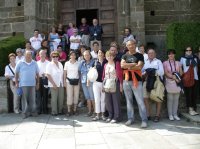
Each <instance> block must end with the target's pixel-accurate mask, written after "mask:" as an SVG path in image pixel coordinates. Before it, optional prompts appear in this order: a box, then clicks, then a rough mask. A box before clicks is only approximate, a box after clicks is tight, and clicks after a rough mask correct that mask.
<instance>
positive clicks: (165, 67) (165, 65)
mask: <svg viewBox="0 0 200 149" xmlns="http://www.w3.org/2000/svg"><path fill="white" fill-rule="evenodd" d="M163 68H164V74H165V76H166V77H167V78H169V79H174V78H173V75H172V74H171V73H170V72H169V71H168V70H167V62H164V63H163Z"/></svg>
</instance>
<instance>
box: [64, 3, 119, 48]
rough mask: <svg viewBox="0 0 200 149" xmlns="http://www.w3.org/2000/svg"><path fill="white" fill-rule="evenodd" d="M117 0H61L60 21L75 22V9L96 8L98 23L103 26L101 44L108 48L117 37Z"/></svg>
mask: <svg viewBox="0 0 200 149" xmlns="http://www.w3.org/2000/svg"><path fill="white" fill-rule="evenodd" d="M116 5H117V0H61V3H60V22H61V23H63V24H64V25H67V24H68V23H69V22H73V23H75V22H76V10H86V9H97V10H98V19H99V24H101V25H102V27H103V31H104V34H103V36H102V37H103V38H102V45H103V47H104V48H108V46H109V44H110V42H112V41H114V40H115V39H117V37H116V35H117V27H116V25H117V24H116V22H117V20H116Z"/></svg>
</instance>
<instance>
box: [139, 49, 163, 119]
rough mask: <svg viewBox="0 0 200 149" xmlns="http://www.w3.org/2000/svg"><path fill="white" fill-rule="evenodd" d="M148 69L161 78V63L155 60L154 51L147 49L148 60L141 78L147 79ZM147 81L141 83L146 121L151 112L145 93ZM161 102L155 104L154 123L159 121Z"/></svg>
mask: <svg viewBox="0 0 200 149" xmlns="http://www.w3.org/2000/svg"><path fill="white" fill-rule="evenodd" d="M149 68H153V69H155V73H156V74H158V75H159V77H161V78H163V75H164V69H163V64H162V62H161V61H160V60H159V59H157V58H156V52H155V50H154V49H152V48H151V49H148V59H147V60H146V62H145V64H144V67H143V68H142V72H143V76H144V78H145V80H146V78H147V70H148V69H149ZM146 84H147V81H145V82H144V83H143V94H144V101H145V105H146V109H147V117H148V119H150V118H151V112H150V106H149V98H150V92H149V91H147V88H146ZM161 105H162V103H161V102H157V103H156V108H157V109H156V116H155V118H154V122H158V121H159V119H160V111H161Z"/></svg>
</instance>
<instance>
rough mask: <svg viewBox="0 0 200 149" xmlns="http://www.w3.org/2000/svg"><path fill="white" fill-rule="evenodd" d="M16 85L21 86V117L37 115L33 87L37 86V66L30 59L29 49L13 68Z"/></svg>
mask: <svg viewBox="0 0 200 149" xmlns="http://www.w3.org/2000/svg"><path fill="white" fill-rule="evenodd" d="M15 81H16V82H15V83H16V87H21V88H22V91H23V95H22V114H23V118H24V119H25V118H27V117H28V116H30V115H32V116H37V112H36V101H35V97H36V94H35V89H38V88H39V68H38V65H37V63H36V62H35V61H34V60H33V59H32V53H31V51H26V52H25V59H24V60H23V61H19V63H18V64H17V66H16V68H15Z"/></svg>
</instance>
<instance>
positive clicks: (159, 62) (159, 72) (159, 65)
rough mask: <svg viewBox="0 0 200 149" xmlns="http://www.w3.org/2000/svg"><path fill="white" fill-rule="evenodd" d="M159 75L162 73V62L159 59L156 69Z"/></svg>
mask: <svg viewBox="0 0 200 149" xmlns="http://www.w3.org/2000/svg"><path fill="white" fill-rule="evenodd" d="M156 72H157V74H158V75H159V76H163V75H164V69H163V64H162V62H161V61H160V60H158V70H157V71H156Z"/></svg>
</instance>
